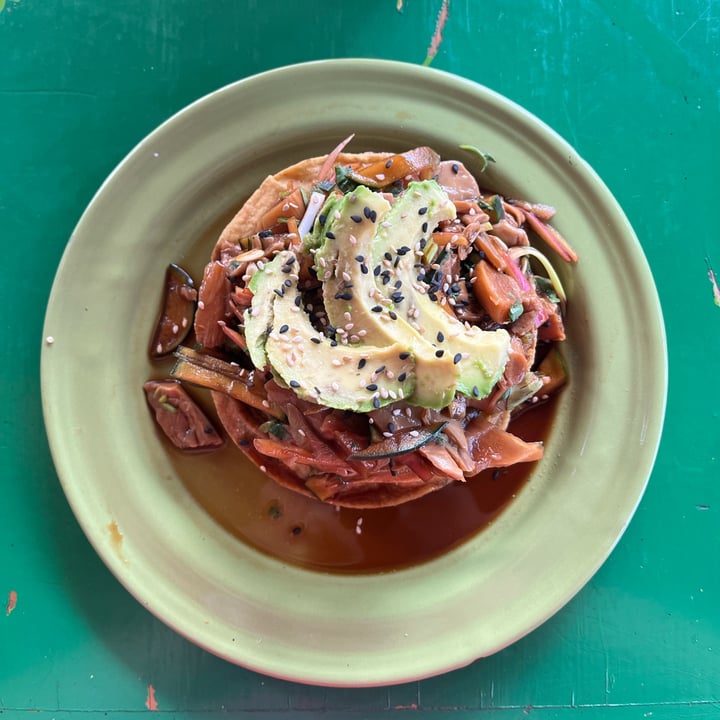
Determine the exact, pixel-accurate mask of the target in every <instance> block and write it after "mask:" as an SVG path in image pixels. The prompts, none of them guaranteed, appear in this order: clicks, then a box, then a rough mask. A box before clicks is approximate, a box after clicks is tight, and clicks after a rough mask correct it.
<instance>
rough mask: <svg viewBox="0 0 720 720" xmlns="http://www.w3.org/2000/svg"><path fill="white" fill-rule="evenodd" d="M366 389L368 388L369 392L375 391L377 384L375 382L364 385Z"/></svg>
mask: <svg viewBox="0 0 720 720" xmlns="http://www.w3.org/2000/svg"><path fill="white" fill-rule="evenodd" d="M365 389H366V390H369V391H370V392H375V391H376V390H377V385H376V384H375V383H370V384H369V385H366V386H365Z"/></svg>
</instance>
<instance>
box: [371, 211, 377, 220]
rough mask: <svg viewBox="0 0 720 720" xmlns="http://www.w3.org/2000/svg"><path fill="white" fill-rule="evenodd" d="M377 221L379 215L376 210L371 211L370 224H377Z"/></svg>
mask: <svg viewBox="0 0 720 720" xmlns="http://www.w3.org/2000/svg"><path fill="white" fill-rule="evenodd" d="M376 220H377V213H376V212H375V211H374V210H371V211H370V222H375V221H376Z"/></svg>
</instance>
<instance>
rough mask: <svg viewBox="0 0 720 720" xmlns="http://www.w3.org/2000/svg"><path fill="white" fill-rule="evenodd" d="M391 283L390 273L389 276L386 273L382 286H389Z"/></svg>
mask: <svg viewBox="0 0 720 720" xmlns="http://www.w3.org/2000/svg"><path fill="white" fill-rule="evenodd" d="M389 282H390V273H388V274H387V275H386V274H385V273H383V276H382V284H383V285H387V284H388V283H389Z"/></svg>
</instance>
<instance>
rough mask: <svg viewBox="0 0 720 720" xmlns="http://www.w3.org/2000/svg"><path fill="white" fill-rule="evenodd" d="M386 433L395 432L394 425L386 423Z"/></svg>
mask: <svg viewBox="0 0 720 720" xmlns="http://www.w3.org/2000/svg"><path fill="white" fill-rule="evenodd" d="M388 432H395V423H394V422H389V423H388Z"/></svg>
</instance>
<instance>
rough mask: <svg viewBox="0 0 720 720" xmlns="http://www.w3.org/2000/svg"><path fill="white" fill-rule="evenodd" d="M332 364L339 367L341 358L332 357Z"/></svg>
mask: <svg viewBox="0 0 720 720" xmlns="http://www.w3.org/2000/svg"><path fill="white" fill-rule="evenodd" d="M332 364H333V365H334V366H335V367H340V366H341V365H342V360H340V358H333V359H332Z"/></svg>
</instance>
